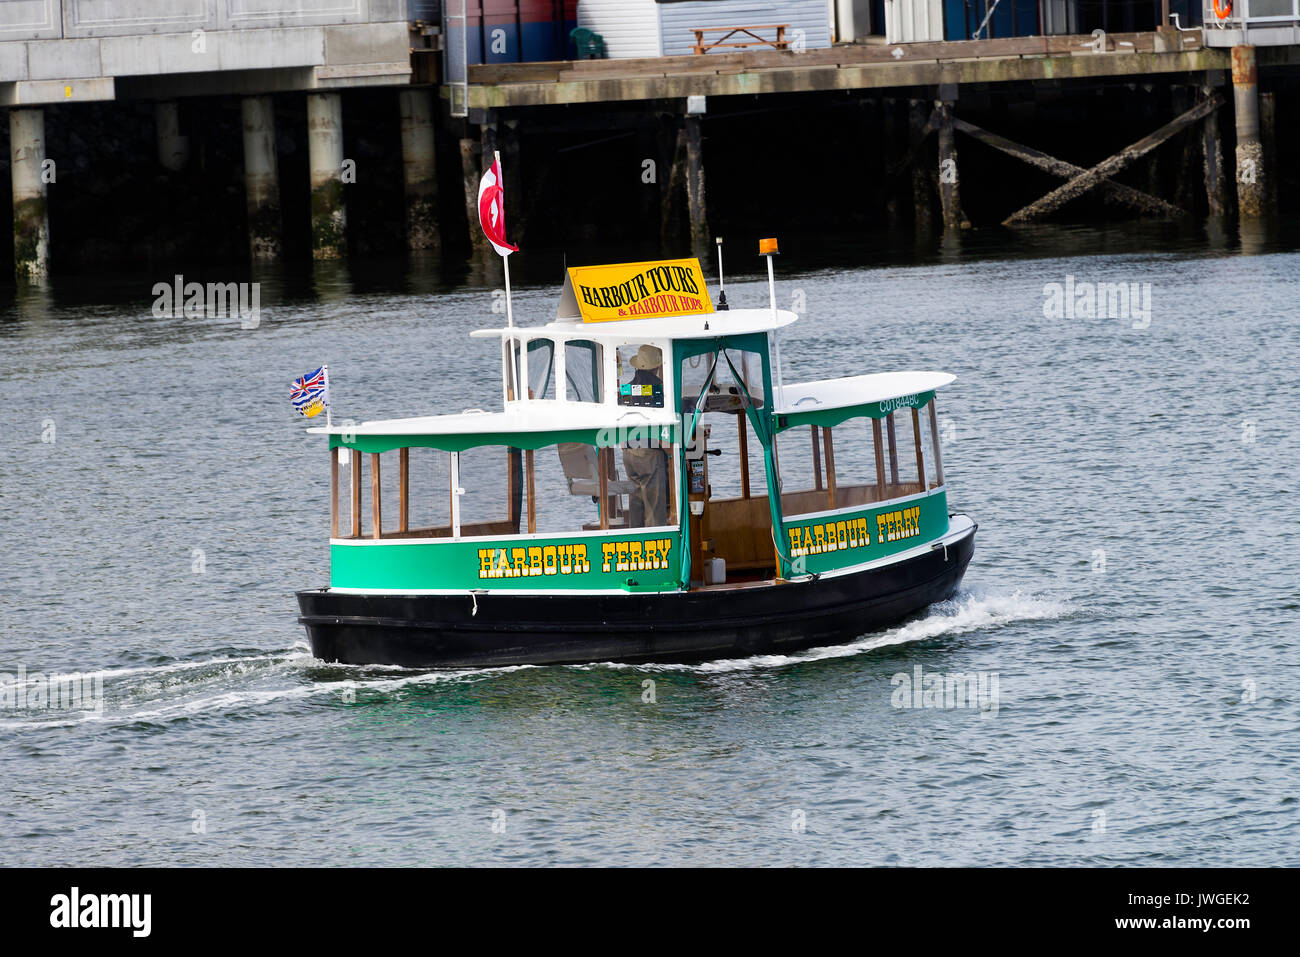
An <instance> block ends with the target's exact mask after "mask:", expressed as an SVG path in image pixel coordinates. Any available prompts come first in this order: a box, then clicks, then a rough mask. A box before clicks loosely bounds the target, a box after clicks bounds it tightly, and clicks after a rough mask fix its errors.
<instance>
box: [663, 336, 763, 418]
mask: <svg viewBox="0 0 1300 957" xmlns="http://www.w3.org/2000/svg"><path fill="white" fill-rule="evenodd" d="M715 358H716V360H717V365H716V367H715V366H714V360H715ZM728 358H730V360H731V361H730V362H728V361H727V360H728ZM732 366H735V367H736V374H739V376H740V378H739V379H737V378H736V374H733V373H732V370H731V367H732ZM710 369H712V370H713V380H712V382H710V383H709V392H708V395H707V397H706V398H705V400H704V407H703V411H705V412H742V411H744V407H745V403H744V392H746V391H747V392H748V393H749V395H750V397H751V399H752V400H753V403H754V406H755V407H757V408H761V407H762V406H763V403H764V402H765V396H764V393H763V357H762V356H761V355H760V354H759V353H757V352H751V351H749V350H745V349H726V350H724V351H723V352H722V353H715V352H708V353H703V354H701V355H696V356H690V357H689V358H687V359H685V360H683V361H682V368H681V378H680V379H679V381H680V382H681V391H682V412H683V413H691V412H694V411H695V405H696V401H697V400H698V398H699V395H700V389H701V388H702V387H703V386H704V382H705V379H706V378H708V375H709V370H710ZM742 385H743V386H744V389H743V390H742V389H741V386H742Z"/></svg>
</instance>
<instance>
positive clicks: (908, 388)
mask: <svg viewBox="0 0 1300 957" xmlns="http://www.w3.org/2000/svg"><path fill="white" fill-rule="evenodd" d="M956 378H957V377H956V376H955V375H950V374H949V373H947V372H876V373H873V374H871V375H855V376H846V377H845V378H843V379H819V380H818V381H816V382H800V383H797V384H788V385H786V386H785V388H784V389H782V390H781V401H780V403H779V404H778V405H777V409H776V411H777V412H778V413H790V412H814V411H818V410H824V409H842V408H845V407H847V406H851V405H864V404H866V403H868V402H883V401H884V400H885V399H897V398H900V397H902V396H906V395H916V394H917V393H920V392H929V391H930V390H931V389H938V388H940V387H942V386H945V385H947V384H948V383H950V382H952V381H953V380H954V379H956Z"/></svg>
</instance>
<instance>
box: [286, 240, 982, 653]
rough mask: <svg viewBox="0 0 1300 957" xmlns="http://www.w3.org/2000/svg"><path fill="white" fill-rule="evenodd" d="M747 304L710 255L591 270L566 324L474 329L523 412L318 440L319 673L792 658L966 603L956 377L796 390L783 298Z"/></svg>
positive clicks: (303, 601)
mask: <svg viewBox="0 0 1300 957" xmlns="http://www.w3.org/2000/svg"><path fill="white" fill-rule="evenodd" d="M765 242H769V243H770V242H772V241H765ZM768 264H769V283H770V284H771V259H770V257H769V260H768ZM723 295H724V296H725V292H724V293H723ZM724 302H725V299H722V300H720V302H719V308H717V309H715V308H714V305H713V303H712V301H711V299H710V295H709V292H708V290H707V288H706V286H705V282H704V277H703V275H702V272H701V269H700V265H699V262H698V260H694V259H686V260H675V261H668V262H656V263H633V264H624V265H617V266H597V267H575V268H570V269H568V270H567V275H566V279H565V284H564V288H563V290H562V293H561V296H560V303H559V307H558V309H557V313H556V318H555V321H553V322H550V323H548V324H546V325H542V326H539V327H533V328H522V327H515V326H513V324H511V325H510V326H508V327H507V328H504V329H493V330H480V331H477V332H474V333H473V334H472V335H473V336H476V337H479V338H483V339H488V340H490V341H493V342H494V343H495V344H496V346H497V347H498V348H499V349H500V350H501V356H502V379H501V398H502V406H503V407H502V410H501V411H499V412H485V411H481V410H479V409H469V410H465V411H462V412H458V413H455V414H450V415H435V416H427V417H419V418H404V419H391V420H385V421H374V422H364V423H361V424H360V425H351V424H344V425H339V424H332V425H330V426H327V427H325V428H314V429H311V430H310V431H312V432H315V433H319V434H327V435H328V437H329V446H330V474H331V483H330V484H331V499H330V501H331V512H330V527H331V530H330V584H329V586H328V587H323V588H318V589H315V590H311V591H302V592H299V593H298V601H299V606H300V609H301V617H300V618H299V621H300V622H301V623H302V624H303V625H305V626H306V629H307V634H308V637H309V640H310V642H311V647H312V652H313V654H314V655H315V656H316V657H317V658H320V659H323V660H326V661H337V662H345V663H351V664H376V663H383V664H392V665H402V666H410V667H462V666H489V665H517V664H544V663H555V664H561V663H582V662H594V661H618V662H692V661H702V660H708V659H718V658H733V657H743V656H749V655H756V654H776V653H780V654H785V653H789V652H793V651H797V650H800V649H806V648H811V647H816V646H823V645H831V644H836V643H845V642H850V641H853V640H855V639H856V638H857V637H859V636H861V635H863V634H865V633H868V632H870V631H872V630H874V629H878V628H880V627H882V626H885V625H888V624H890V623H893V622H897V621H899V620H900V619H903V618H905V617H906V616H908V615H911V614H913V613H915V612H917V611H919V610H921V609H923V608H925V607H926V606H927V605H929V604H931V603H932V602H936V601H940V600H942V599H945V598H947V597H949V596H951V595H952V594H953V593H954V591H955V590H956V589H957V587H958V585H959V583H960V582H961V579H962V575H963V573H964V572H965V570H966V566H967V564H968V563H969V562H970V559H971V555H972V552H973V550H974V541H975V530H976V525H975V523H974V522H973V521H972V520H971V519H970V518H968V517H966V516H965V515H959V514H950V513H949V511H948V496H947V489H946V487H945V485H944V474H943V463H942V459H941V453H940V447H939V429H938V420H937V417H936V414H935V393H936V391H937V390H938V389H940V388H942V387H943V386H946V385H948V384H949V383H951V382H952V381H953V379H954V377H953V376H952V375H948V374H946V373H943V372H915V371H914V372H874V373H866V374H862V375H855V376H850V377H847V378H834V379H824V380H821V381H814V382H804V383H800V384H785V383H783V382H782V375H781V358H780V341H779V340H780V334H781V331H782V330H784V329H786V328H787V327H788V326H790V325H791V324H792V323H794V322H795V321H796V319H797V316H796V315H795V314H794V313H793V312H788V311H784V310H779V309H777V307H776V296H775V286H774V285H771V298H770V303H769V308H758V309H742V308H735V309H725V310H724V308H722V306H723V303H724ZM340 493H344V494H346V496H347V502H346V503H343V502H341V500H340ZM394 511H395V512H396V514H395V515H394Z"/></svg>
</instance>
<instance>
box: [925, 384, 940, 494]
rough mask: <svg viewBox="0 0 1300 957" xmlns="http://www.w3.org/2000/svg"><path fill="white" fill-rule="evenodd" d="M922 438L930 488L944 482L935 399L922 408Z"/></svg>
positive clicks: (926, 473) (926, 474)
mask: <svg viewBox="0 0 1300 957" xmlns="http://www.w3.org/2000/svg"><path fill="white" fill-rule="evenodd" d="M921 440H922V443H921V444H922V447H923V448H924V450H925V476H926V482H927V484H928V486H929V487H930V488H938V487H939V486H940V485H942V484H943V450H942V449H941V448H940V446H941V444H942V443H941V440H940V436H939V418H938V416H937V415H936V414H935V408H934V399H931V400H930V401H929V402H928V403H926V406H925V408H924V409H922V410H921Z"/></svg>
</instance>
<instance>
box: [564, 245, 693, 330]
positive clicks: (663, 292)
mask: <svg viewBox="0 0 1300 957" xmlns="http://www.w3.org/2000/svg"><path fill="white" fill-rule="evenodd" d="M712 311H713V303H712V301H711V300H710V298H709V290H708V287H706V286H705V284H704V272H703V270H701V269H700V261H699V260H698V259H665V260H662V261H660V262H648V263H619V264H618V265H614V266H573V267H571V268H570V269H569V271H568V274H567V275H566V276H565V277H564V290H563V291H562V292H561V293H560V307H559V309H558V310H556V314H555V318H557V319H579V318H581V319H582V321H583V322H616V321H619V320H625V319H653V318H658V317H662V316H699V315H704V314H705V313H709V312H712Z"/></svg>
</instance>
